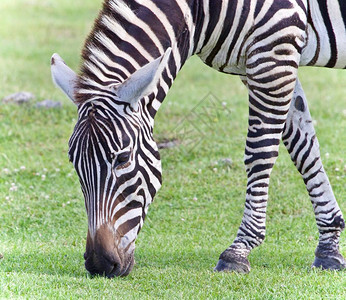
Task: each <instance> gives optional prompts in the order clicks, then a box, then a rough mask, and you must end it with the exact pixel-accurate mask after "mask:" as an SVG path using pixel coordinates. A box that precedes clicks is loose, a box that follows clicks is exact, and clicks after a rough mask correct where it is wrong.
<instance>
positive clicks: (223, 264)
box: [214, 249, 251, 274]
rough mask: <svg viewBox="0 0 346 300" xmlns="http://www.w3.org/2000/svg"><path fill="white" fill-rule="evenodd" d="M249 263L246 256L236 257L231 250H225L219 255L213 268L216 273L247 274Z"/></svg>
mask: <svg viewBox="0 0 346 300" xmlns="http://www.w3.org/2000/svg"><path fill="white" fill-rule="evenodd" d="M250 270H251V268H250V262H249V261H248V259H247V257H246V256H242V255H237V254H235V253H233V252H232V250H231V249H227V250H226V251H224V252H223V253H222V254H221V255H220V259H219V261H218V263H217V265H216V267H215V268H214V271H217V272H237V273H243V274H246V273H249V272H250Z"/></svg>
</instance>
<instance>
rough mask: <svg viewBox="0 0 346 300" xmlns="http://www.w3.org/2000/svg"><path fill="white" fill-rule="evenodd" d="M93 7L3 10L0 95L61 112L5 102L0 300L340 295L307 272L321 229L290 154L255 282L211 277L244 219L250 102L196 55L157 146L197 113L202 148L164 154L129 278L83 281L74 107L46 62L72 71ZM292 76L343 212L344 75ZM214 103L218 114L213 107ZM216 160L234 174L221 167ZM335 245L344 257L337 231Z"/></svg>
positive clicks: (313, 72)
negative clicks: (72, 157) (71, 151)
mask: <svg viewBox="0 0 346 300" xmlns="http://www.w3.org/2000/svg"><path fill="white" fill-rule="evenodd" d="M99 2H100V1H92V0H83V1H82V0H75V1H73V4H71V1H67V0H60V1H53V0H50V1H48V0H40V1H38V0H17V1H12V0H2V1H1V2H0V11H2V12H4V13H3V14H2V17H1V20H0V36H1V42H0V43H1V44H0V66H1V72H0V78H1V87H2V88H1V90H0V98H2V97H4V96H6V95H8V94H10V93H14V92H17V91H22V90H28V91H31V92H32V93H34V94H35V95H36V96H37V99H36V100H35V101H39V100H43V99H46V98H50V99H55V100H59V101H61V102H62V103H63V107H62V108H61V109H57V110H45V109H37V108H35V107H34V105H33V104H29V105H25V106H15V105H0V220H1V222H0V253H1V254H2V255H3V258H2V259H0V298H34V299H41V298H54V299H59V298H60V299H61V298H71V299H77V298H81V299H86V298H93V299H94V298H112V299H138V298H140V299H154V298H171V299H172V298H173V299H176V298H184V299H207V298H209V299H213V298H228V299H345V298H346V287H345V278H346V277H345V272H321V271H319V270H311V269H310V264H311V263H312V261H313V258H314V249H315V246H316V244H317V240H318V233H317V230H316V225H315V221H314V217H313V212H312V208H311V205H310V203H309V199H308V196H307V193H306V191H305V188H304V185H303V183H302V180H301V179H300V178H299V175H298V174H297V171H296V170H295V168H294V167H293V165H292V163H291V162H290V158H289V156H288V154H287V152H286V150H285V149H284V147H281V149H280V157H279V159H278V161H277V164H276V166H275V168H274V171H273V175H272V180H271V187H270V196H269V198H270V199H269V208H268V221H267V225H268V229H267V237H266V240H265V242H264V244H263V245H262V246H261V247H259V248H257V249H255V250H254V251H253V252H252V254H251V256H250V263H251V265H252V271H251V273H250V274H248V275H239V274H224V273H221V274H219V273H214V272H213V267H214V266H215V264H216V262H217V259H218V256H219V254H220V253H221V252H222V251H223V250H224V249H225V248H226V247H227V246H229V244H230V243H231V241H232V240H233V238H234V237H235V234H236V231H237V228H238V225H239V224H240V220H241V216H242V212H243V205H244V195H245V185H246V176H245V171H244V166H243V162H242V159H243V148H244V141H245V134H246V130H247V101H246V90H245V88H244V87H243V86H242V85H241V83H240V81H239V79H237V78H236V77H234V76H226V75H223V74H219V73H217V72H215V71H213V70H211V69H208V68H207V67H206V66H204V65H203V64H202V63H201V62H200V61H199V60H198V59H197V58H192V59H191V60H190V61H189V62H188V63H187V64H186V66H185V67H184V69H183V71H182V72H181V73H180V74H179V76H178V78H177V80H176V82H175V84H174V86H173V88H172V90H171V92H170V93H169V96H168V97H167V99H166V100H165V102H164V104H163V106H162V108H161V109H160V112H159V114H158V116H157V120H156V128H155V136H156V139H157V140H158V141H163V140H165V139H169V138H172V137H174V136H175V134H176V133H177V132H178V129H179V126H180V124H188V123H180V122H181V121H182V120H186V119H184V118H186V116H188V117H189V118H191V116H194V115H192V114H190V113H189V112H190V111H191V110H192V109H194V108H195V107H196V105H197V104H200V105H199V106H197V108H195V110H194V112H198V113H199V114H202V113H204V114H205V113H208V115H207V117H208V118H209V120H210V122H208V123H207V124H204V123H203V122H202V120H203V118H198V117H197V118H195V117H193V122H194V124H196V125H198V128H202V129H203V130H204V132H205V135H202V136H201V135H198V132H197V133H196V134H195V135H194V136H193V138H194V139H193V141H198V142H199V144H198V145H197V146H196V147H194V148H192V150H190V151H183V150H182V149H184V148H181V147H175V148H172V149H164V150H162V151H161V156H162V163H163V169H164V171H163V180H164V184H163V187H162V189H161V190H160V192H159V193H158V195H157V197H156V198H155V202H154V203H153V204H152V206H151V208H150V210H149V214H148V217H147V219H146V222H145V225H144V228H143V230H142V231H141V233H140V235H139V237H138V241H137V249H136V254H135V257H136V266H135V267H134V270H133V272H132V273H131V274H130V275H129V276H128V277H126V278H115V279H112V280H108V279H105V278H99V277H96V278H90V277H89V276H88V274H87V272H86V271H85V269H84V266H83V263H84V261H83V257H82V254H83V252H84V247H85V238H86V230H87V222H86V214H85V210H84V201H83V198H82V194H81V192H80V188H79V182H78V179H77V176H76V175H75V173H74V170H73V167H72V165H71V164H70V163H68V159H67V154H66V153H67V141H68V138H69V135H70V134H71V132H72V129H73V126H74V123H75V121H76V108H75V107H74V105H73V104H72V103H70V102H69V100H67V99H65V98H64V97H63V96H62V95H61V94H60V92H59V91H58V90H57V89H55V88H54V87H53V85H52V83H51V79H50V70H49V58H50V56H51V54H52V53H53V52H58V53H60V54H61V55H62V56H63V57H64V58H65V59H66V61H67V62H68V64H69V65H70V66H71V67H72V68H74V69H77V68H78V64H79V51H80V49H81V47H82V44H83V40H84V38H85V37H86V35H87V33H88V31H89V30H90V28H91V25H92V20H93V19H94V18H95V16H96V15H97V10H98V8H99V7H100V3H99ZM300 77H301V81H302V83H303V86H304V87H305V90H306V93H307V95H308V98H309V99H310V102H309V103H310V110H311V113H312V115H313V118H314V119H315V120H316V123H317V125H316V130H317V135H318V137H319V141H320V145H321V153H322V157H323V161H324V165H325V168H326V170H327V172H328V174H329V177H330V181H331V182H332V185H333V188H334V192H335V195H336V197H337V199H338V201H339V205H340V207H341V209H342V210H343V212H344V213H346V202H345V175H346V170H345V164H346V162H345V146H346V142H345V141H346V131H345V128H346V116H345V109H346V107H345V100H346V99H345V97H346V96H345V95H346V94H345V86H344V83H345V81H346V72H342V71H336V70H322V69H311V68H310V69H302V70H301V71H300ZM210 92H211V93H212V95H211V96H208V97H207V95H209V93H210ZM213 95H215V96H213ZM203 99H204V100H205V101H202V102H201V100H203ZM209 99H212V101H216V102H215V103H217V105H218V107H219V108H220V109H217V110H212V111H210V110H209V111H208V110H207V108H208V105H209V101H210V100H209ZM35 101H34V102H35ZM222 102H224V103H223V106H224V107H225V108H226V109H223V108H221V107H222V105H220V103H222ZM167 120H169V121H167ZM189 120H191V119H189ZM183 122H184V121H183ZM177 128H178V129H177ZM216 133H217V134H216ZM196 139H197V140H196ZM185 146H186V148H188V147H189V145H188V144H187V145H185ZM327 153H328V154H327ZM224 158H230V159H231V160H232V164H231V165H230V166H228V165H226V164H223V163H222V159H224ZM6 169H7V170H6ZM11 190H12V191H11ZM341 248H342V253H343V255H344V256H345V255H346V240H345V233H344V234H342V238H341Z"/></svg>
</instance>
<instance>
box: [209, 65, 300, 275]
mask: <svg viewBox="0 0 346 300" xmlns="http://www.w3.org/2000/svg"><path fill="white" fill-rule="evenodd" d="M273 69H275V68H273ZM258 73H259V74H261V72H258ZM274 73H275V71H273V73H271V74H267V77H264V76H263V75H262V74H261V75H260V76H259V77H261V78H263V80H264V81H265V82H268V81H270V80H269V78H273V80H272V82H271V84H272V85H269V86H268V84H263V82H261V81H260V80H258V81H255V80H254V76H251V77H250V78H251V79H249V78H248V79H247V82H245V80H244V77H243V78H242V80H243V82H244V83H245V84H246V85H247V87H248V90H249V127H248V134H247V140H246V147H245V160H244V162H245V166H246V172H247V177H248V181H247V190H246V201H245V209H244V215H243V219H242V222H241V225H240V227H239V230H238V233H237V237H236V239H235V240H234V242H233V243H232V245H231V246H230V247H229V248H228V249H226V250H225V251H224V252H223V253H222V254H221V255H220V258H219V261H218V264H217V266H216V267H215V270H216V271H236V272H240V273H248V272H249V271H250V263H249V261H248V259H247V257H248V255H249V253H250V251H251V250H252V249H253V248H254V247H257V246H259V245H260V244H261V243H262V242H263V240H264V238H265V229H266V227H265V221H266V210H267V200H268V188H269V178H270V173H271V171H272V168H273V166H274V163H275V161H276V159H277V156H278V151H279V144H280V139H281V134H282V131H283V128H284V124H285V121H286V116H287V111H288V109H289V104H290V100H291V97H292V93H293V89H294V82H295V72H294V70H293V71H292V73H291V74H290V75H291V78H287V74H285V76H286V78H285V80H283V81H282V82H283V83H280V78H278V77H279V75H278V74H274ZM278 82H279V83H278Z"/></svg>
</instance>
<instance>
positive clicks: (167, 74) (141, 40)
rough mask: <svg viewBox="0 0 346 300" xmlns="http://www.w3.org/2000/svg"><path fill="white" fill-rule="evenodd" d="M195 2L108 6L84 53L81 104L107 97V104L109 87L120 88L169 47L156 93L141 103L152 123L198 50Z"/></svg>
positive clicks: (111, 1)
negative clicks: (175, 80)
mask: <svg viewBox="0 0 346 300" xmlns="http://www.w3.org/2000/svg"><path fill="white" fill-rule="evenodd" d="M190 2H191V3H190ZM197 2H199V0H198V1H189V0H188V1H186V0H170V1H161V0H141V1H139V0H134V1H131V2H129V1H121V0H117V1H115V0H107V1H105V3H104V6H103V9H102V10H101V12H100V14H99V16H98V18H97V19H96V21H95V24H94V28H93V30H92V32H91V33H90V35H89V37H88V38H87V40H86V42H85V45H84V48H83V51H82V58H83V61H82V68H81V73H80V76H79V82H78V83H77V88H78V91H77V93H76V98H77V102H79V103H83V102H85V101H88V100H90V98H91V97H94V96H95V95H107V96H108V97H106V98H107V99H108V98H109V87H111V86H115V85H117V84H121V83H122V82H124V81H125V80H126V79H127V78H129V77H130V76H131V74H133V73H134V72H135V71H136V70H138V69H140V68H142V67H143V66H144V65H146V64H147V63H149V62H151V61H153V60H154V59H156V58H157V57H159V56H161V55H162V54H163V53H164V52H165V51H166V49H168V48H169V47H171V48H172V54H171V57H170V59H169V61H168V64H167V66H166V68H165V70H164V71H163V73H162V76H161V78H160V81H159V84H158V85H157V88H156V90H154V91H153V93H152V94H150V95H149V96H148V97H145V98H144V99H142V103H144V105H143V108H144V109H145V110H147V111H148V113H149V114H150V116H151V117H154V116H155V114H156V112H157V110H158V108H159V106H160V104H161V103H162V101H163V100H164V98H165V96H166V94H167V92H168V90H169V88H170V87H171V85H172V83H173V81H174V79H175V77H176V76H177V73H178V72H179V70H180V69H181V67H182V66H183V64H184V63H185V61H186V60H187V59H188V58H189V57H190V56H191V55H192V54H193V52H194V50H195V49H194V46H193V45H194V28H195V25H196V24H195V23H194V22H196V19H195V18H196V16H197V15H198V14H194V13H193V10H195V9H196V4H195V3H197ZM172 12H174V14H173V13H172ZM193 15H194V17H192V16H193ZM107 101H108V100H107Z"/></svg>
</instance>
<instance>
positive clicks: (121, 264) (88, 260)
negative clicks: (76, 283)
mask: <svg viewBox="0 0 346 300" xmlns="http://www.w3.org/2000/svg"><path fill="white" fill-rule="evenodd" d="M84 258H85V268H86V269H87V271H88V272H89V273H90V275H91V276H96V275H100V276H105V277H108V278H113V277H125V276H127V275H128V274H129V273H130V272H131V270H132V268H133V266H134V255H133V253H131V254H130V255H128V256H127V257H126V259H125V257H124V259H123V261H121V260H120V258H118V257H116V258H115V257H114V256H108V255H107V256H105V255H102V256H98V255H96V254H95V252H93V253H92V254H91V255H87V253H85V254H84Z"/></svg>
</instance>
